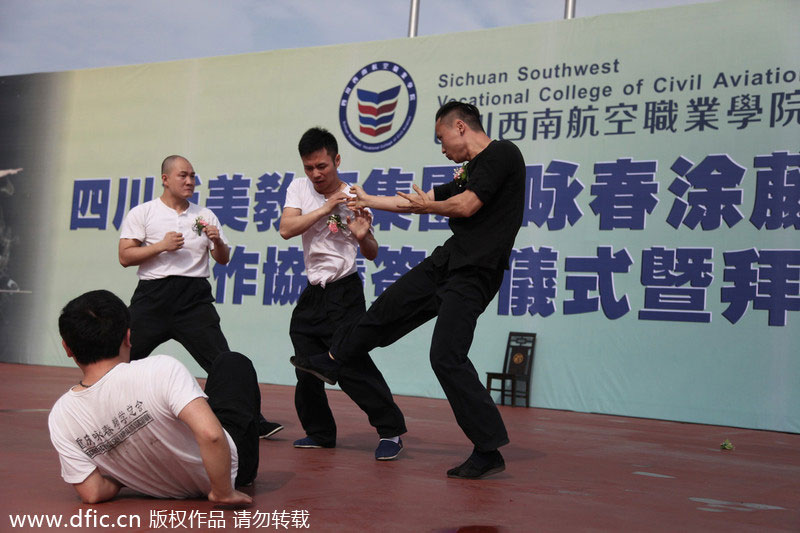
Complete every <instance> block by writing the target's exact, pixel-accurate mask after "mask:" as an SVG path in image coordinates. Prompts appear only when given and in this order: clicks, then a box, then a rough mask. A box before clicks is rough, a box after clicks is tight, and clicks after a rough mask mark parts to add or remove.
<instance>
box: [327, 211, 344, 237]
mask: <svg viewBox="0 0 800 533" xmlns="http://www.w3.org/2000/svg"><path fill="white" fill-rule="evenodd" d="M346 227H347V226H345V225H344V223H342V217H340V216H339V215H331V216H329V217H328V229H329V230H331V233H336V232H337V231H339V230H340V229H345V228H346Z"/></svg>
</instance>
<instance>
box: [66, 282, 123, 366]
mask: <svg viewBox="0 0 800 533" xmlns="http://www.w3.org/2000/svg"><path fill="white" fill-rule="evenodd" d="M130 322H131V315H130V312H129V311H128V307H127V306H126V305H125V303H124V302H123V301H122V300H120V299H119V298H118V297H117V295H115V294H114V293H113V292H110V291H106V290H96V291H90V292H87V293H84V294H81V295H80V296H78V297H77V298H75V299H73V300H71V301H70V302H69V303H68V304H67V305H65V306H64V309H62V310H61V315H60V316H59V317H58V332H59V333H60V334H61V338H62V339H64V342H65V343H66V345H67V346H68V347H69V349H70V351H71V352H72V354H73V355H74V356H75V360H76V361H77V362H79V363H81V364H83V365H88V364H91V363H95V362H97V361H101V360H103V359H112V358H114V357H116V356H118V355H119V347H120V346H121V345H122V341H123V339H124V338H125V335H126V333H127V332H128V328H129V327H130Z"/></svg>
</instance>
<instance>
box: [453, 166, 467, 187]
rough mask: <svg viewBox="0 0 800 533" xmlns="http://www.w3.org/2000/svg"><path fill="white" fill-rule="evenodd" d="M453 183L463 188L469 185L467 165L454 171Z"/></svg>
mask: <svg viewBox="0 0 800 533" xmlns="http://www.w3.org/2000/svg"><path fill="white" fill-rule="evenodd" d="M453 181H455V182H456V183H458V184H459V185H462V186H463V185H466V184H467V181H469V176H468V175H467V164H466V163H464V164H463V165H461V166H460V167H458V168H457V169H455V170H454V171H453Z"/></svg>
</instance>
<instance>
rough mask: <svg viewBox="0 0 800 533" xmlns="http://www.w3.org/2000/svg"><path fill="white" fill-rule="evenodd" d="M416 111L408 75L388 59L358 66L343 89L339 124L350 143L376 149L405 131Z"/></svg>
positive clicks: (389, 145)
mask: <svg viewBox="0 0 800 533" xmlns="http://www.w3.org/2000/svg"><path fill="white" fill-rule="evenodd" d="M416 111H417V88H416V86H415V85H414V80H412V79H411V75H410V74H409V73H408V71H406V69H404V68H403V67H401V66H400V65H398V64H397V63H392V62H391V61H376V62H374V63H370V64H369V65H367V66H365V67H363V68H361V69H359V70H358V72H356V73H355V74H354V75H353V76H352V77H351V78H350V82H349V83H348V84H347V87H345V88H344V92H343V93H342V98H341V101H340V102H339V124H340V126H341V127H342V132H343V133H344V136H345V137H346V138H347V140H348V141H350V144H352V145H353V146H355V147H356V148H358V149H359V150H362V151H364V152H380V151H381V150H386V149H387V148H389V147H391V146H393V145H394V144H395V143H397V142H398V141H399V140H400V139H402V138H403V135H405V134H406V132H407V131H408V128H409V127H410V126H411V122H412V121H413V120H414V113H415V112H416Z"/></svg>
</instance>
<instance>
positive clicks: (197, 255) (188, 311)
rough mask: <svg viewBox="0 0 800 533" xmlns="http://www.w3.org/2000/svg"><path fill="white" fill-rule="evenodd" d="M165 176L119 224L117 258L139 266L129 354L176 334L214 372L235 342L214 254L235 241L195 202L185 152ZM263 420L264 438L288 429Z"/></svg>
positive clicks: (219, 257) (143, 352) (144, 352)
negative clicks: (217, 295)
mask: <svg viewBox="0 0 800 533" xmlns="http://www.w3.org/2000/svg"><path fill="white" fill-rule="evenodd" d="M161 182H162V184H163V186H164V191H163V193H162V194H161V196H160V197H159V198H155V199H154V200H151V201H149V202H145V203H143V204H140V205H137V206H136V207H134V208H133V209H131V210H130V212H129V213H128V214H127V216H126V217H125V220H124V221H123V222H122V229H121V231H120V239H119V262H120V263H121V264H122V266H124V267H129V266H134V265H137V266H138V267H139V268H138V271H137V275H138V276H139V284H138V285H137V286H136V291H135V292H134V293H133V297H131V305H130V312H131V342H132V348H131V360H134V361H135V360H138V359H142V358H145V357H147V356H148V355H150V353H151V352H152V351H153V350H154V349H155V348H156V347H157V346H158V345H160V344H162V343H164V342H166V341H168V340H170V339H174V340H176V341H178V342H179V343H181V344H182V345H183V347H184V348H186V350H187V351H188V352H189V353H190V354H192V357H194V359H195V361H197V363H198V364H199V365H200V366H201V367H202V368H203V370H205V371H206V372H209V371H210V369H211V365H212V364H213V362H214V360H215V359H216V357H217V355H219V354H220V353H223V352H227V351H228V350H229V348H228V341H227V340H226V339H225V335H223V333H222V329H221V328H220V319H219V315H218V314H217V311H216V309H214V297H213V296H212V295H211V285H210V284H209V282H208V277H209V276H210V275H211V272H210V269H209V266H208V254H209V252H210V253H211V257H213V258H214V260H215V261H216V262H217V263H220V264H223V265H224V264H227V263H228V261H229V260H230V246H229V245H228V241H227V240H226V239H225V234H224V233H223V232H222V227H221V225H220V223H219V220H218V219H217V217H216V215H214V212H213V211H211V210H210V209H208V208H206V207H200V206H198V205H196V204H193V203H191V202H190V201H189V199H190V198H191V197H192V195H193V194H194V187H195V172H194V168H193V167H192V164H191V163H189V161H188V160H187V159H186V158H185V157H182V156H179V155H171V156H169V157H167V158H166V159H164V162H163V163H162V164H161ZM259 424H260V427H259V434H260V435H261V436H262V437H268V436H270V435H273V434H275V433H277V432H278V431H280V430H282V429H283V426H282V425H280V424H277V423H275V422H267V421H266V420H265V419H263V417H262V419H261V421H260V423H259Z"/></svg>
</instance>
